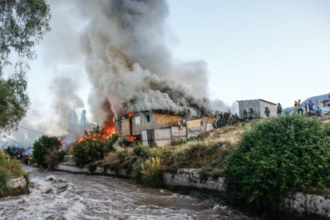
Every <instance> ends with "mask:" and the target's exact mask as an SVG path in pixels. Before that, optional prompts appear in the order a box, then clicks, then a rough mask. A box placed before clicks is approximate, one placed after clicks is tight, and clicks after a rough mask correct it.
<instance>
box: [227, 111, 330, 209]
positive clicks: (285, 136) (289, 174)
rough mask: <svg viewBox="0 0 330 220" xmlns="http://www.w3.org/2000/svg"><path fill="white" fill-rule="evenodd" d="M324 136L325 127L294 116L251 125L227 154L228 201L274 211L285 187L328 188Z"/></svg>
mask: <svg viewBox="0 0 330 220" xmlns="http://www.w3.org/2000/svg"><path fill="white" fill-rule="evenodd" d="M329 140H330V130H329V126H327V125H324V124H322V123H321V122H320V121H318V120H313V119H308V118H306V117H303V116H298V115H296V116H292V117H290V116H285V117H278V118H274V119H271V120H267V121H265V122H262V123H259V124H257V125H255V126H253V127H252V129H251V131H249V132H247V133H245V134H243V137H242V139H241V141H240V142H239V144H238V148H237V149H236V150H234V151H232V154H231V155H230V156H229V158H228V164H227V167H226V169H225V171H224V175H225V177H226V178H225V184H226V193H227V196H228V198H229V200H230V201H231V202H232V203H234V204H237V205H242V206H244V207H247V208H249V209H250V210H253V211H257V212H260V213H279V212H281V211H284V207H285V204H284V199H285V197H287V196H288V194H289V193H290V192H296V191H305V192H306V191H309V190H312V189H313V188H319V189H323V188H325V187H328V186H329V183H330V142H329Z"/></svg>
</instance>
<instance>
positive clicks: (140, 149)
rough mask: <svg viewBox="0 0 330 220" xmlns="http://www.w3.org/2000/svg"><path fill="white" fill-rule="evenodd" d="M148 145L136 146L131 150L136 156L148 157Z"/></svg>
mask: <svg viewBox="0 0 330 220" xmlns="http://www.w3.org/2000/svg"><path fill="white" fill-rule="evenodd" d="M148 149H149V148H148V147H145V146H136V147H134V149H133V152H134V154H135V155H136V156H138V157H148Z"/></svg>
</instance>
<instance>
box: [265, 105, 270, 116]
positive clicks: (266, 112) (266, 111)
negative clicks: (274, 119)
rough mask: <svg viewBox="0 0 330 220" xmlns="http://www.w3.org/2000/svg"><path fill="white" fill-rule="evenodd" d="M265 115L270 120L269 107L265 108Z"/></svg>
mask: <svg viewBox="0 0 330 220" xmlns="http://www.w3.org/2000/svg"><path fill="white" fill-rule="evenodd" d="M265 115H266V116H267V118H269V115H270V111H269V108H268V107H266V108H265Z"/></svg>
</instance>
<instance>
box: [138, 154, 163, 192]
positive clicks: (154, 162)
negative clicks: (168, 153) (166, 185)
mask: <svg viewBox="0 0 330 220" xmlns="http://www.w3.org/2000/svg"><path fill="white" fill-rule="evenodd" d="M161 166H162V160H161V159H160V158H159V157H151V158H149V159H147V160H146V161H145V162H144V163H142V164H141V171H140V172H141V174H142V182H143V183H144V184H146V185H148V186H150V187H159V186H160V185H161V183H162V181H161Z"/></svg>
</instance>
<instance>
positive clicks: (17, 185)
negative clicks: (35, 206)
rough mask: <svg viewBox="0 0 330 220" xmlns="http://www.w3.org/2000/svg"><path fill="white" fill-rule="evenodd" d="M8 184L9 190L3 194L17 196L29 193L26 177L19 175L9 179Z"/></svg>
mask: <svg viewBox="0 0 330 220" xmlns="http://www.w3.org/2000/svg"><path fill="white" fill-rule="evenodd" d="M8 186H9V187H10V191H9V192H8V193H7V194H5V195H3V197H6V196H19V195H24V194H28V193H29V186H28V178H27V177H24V176H21V177H18V178H13V179H10V180H9V182H8Z"/></svg>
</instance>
